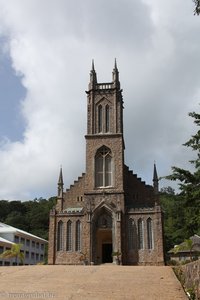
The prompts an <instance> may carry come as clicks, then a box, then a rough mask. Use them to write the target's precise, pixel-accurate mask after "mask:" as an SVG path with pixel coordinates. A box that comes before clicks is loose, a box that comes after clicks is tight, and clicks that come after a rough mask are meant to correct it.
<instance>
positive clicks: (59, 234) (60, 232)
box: [57, 221, 63, 251]
mask: <svg viewBox="0 0 200 300" xmlns="http://www.w3.org/2000/svg"><path fill="white" fill-rule="evenodd" d="M61 250H63V222H62V221H59V222H58V229H57V251H61Z"/></svg>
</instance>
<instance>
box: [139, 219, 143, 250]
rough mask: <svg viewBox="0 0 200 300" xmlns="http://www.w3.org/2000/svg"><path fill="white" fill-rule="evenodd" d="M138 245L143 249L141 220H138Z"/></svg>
mask: <svg viewBox="0 0 200 300" xmlns="http://www.w3.org/2000/svg"><path fill="white" fill-rule="evenodd" d="M138 247H139V249H144V224H143V220H142V219H139V220H138Z"/></svg>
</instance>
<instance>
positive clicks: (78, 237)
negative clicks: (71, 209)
mask: <svg viewBox="0 0 200 300" xmlns="http://www.w3.org/2000/svg"><path fill="white" fill-rule="evenodd" d="M75 249H76V251H81V222H80V221H79V220H78V221H76V247H75Z"/></svg>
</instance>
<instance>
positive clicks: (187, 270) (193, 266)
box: [181, 260, 200, 299]
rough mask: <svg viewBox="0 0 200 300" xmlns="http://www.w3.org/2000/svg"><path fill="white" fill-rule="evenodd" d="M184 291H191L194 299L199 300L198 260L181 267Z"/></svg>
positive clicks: (199, 274) (199, 270)
mask: <svg viewBox="0 0 200 300" xmlns="http://www.w3.org/2000/svg"><path fill="white" fill-rule="evenodd" d="M181 269H182V272H183V278H184V286H185V288H186V290H190V289H191V290H193V291H194V292H195V294H196V299H200V260H197V261H194V262H191V263H189V264H186V265H184V266H182V267H181Z"/></svg>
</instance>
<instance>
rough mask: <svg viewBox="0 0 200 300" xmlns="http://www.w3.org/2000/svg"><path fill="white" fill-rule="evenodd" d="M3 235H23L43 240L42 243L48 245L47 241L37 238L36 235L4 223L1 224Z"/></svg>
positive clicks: (0, 228) (0, 229)
mask: <svg viewBox="0 0 200 300" xmlns="http://www.w3.org/2000/svg"><path fill="white" fill-rule="evenodd" d="M1 233H21V234H24V235H27V236H29V237H30V238H35V239H38V240H41V241H43V242H46V243H47V240H45V239H42V238H40V237H39V236H36V235H34V234H31V233H29V232H27V231H24V230H21V229H18V228H15V227H13V226H10V225H7V224H4V223H1V222H0V235H1Z"/></svg>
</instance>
